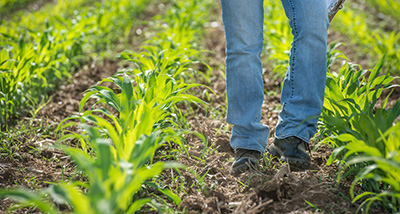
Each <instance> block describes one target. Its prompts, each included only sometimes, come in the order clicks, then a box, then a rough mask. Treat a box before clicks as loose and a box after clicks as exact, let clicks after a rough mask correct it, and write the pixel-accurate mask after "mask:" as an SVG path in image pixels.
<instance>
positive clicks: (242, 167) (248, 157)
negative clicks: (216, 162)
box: [232, 149, 261, 175]
mask: <svg viewBox="0 0 400 214" xmlns="http://www.w3.org/2000/svg"><path fill="white" fill-rule="evenodd" d="M235 156H236V157H235V161H234V162H233V165H232V174H233V175H238V174H241V173H243V172H245V171H247V170H249V169H250V168H252V169H256V168H258V160H259V159H260V158H261V152H259V151H255V150H247V149H236V151H235Z"/></svg>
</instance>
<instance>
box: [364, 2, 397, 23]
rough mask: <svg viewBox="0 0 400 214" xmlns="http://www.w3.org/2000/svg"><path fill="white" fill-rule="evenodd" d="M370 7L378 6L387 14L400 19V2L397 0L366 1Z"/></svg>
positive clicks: (379, 9) (377, 7)
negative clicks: (399, 13)
mask: <svg viewBox="0 0 400 214" xmlns="http://www.w3.org/2000/svg"><path fill="white" fill-rule="evenodd" d="M365 2H366V3H367V5H369V6H370V7H373V8H376V9H377V10H378V11H380V12H382V13H383V14H385V15H386V16H389V17H391V18H393V19H395V20H397V21H400V17H399V16H398V12H399V11H400V2H399V1H396V0H385V1H378V0H367V1H365Z"/></svg>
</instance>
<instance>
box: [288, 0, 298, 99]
mask: <svg viewBox="0 0 400 214" xmlns="http://www.w3.org/2000/svg"><path fill="white" fill-rule="evenodd" d="M289 3H290V8H291V9H292V13H293V32H294V34H295V35H293V36H294V37H296V36H297V35H298V31H297V25H296V11H295V10H294V8H295V7H294V5H293V1H292V0H289ZM295 55H296V40H293V54H292V63H291V65H290V76H291V78H290V82H291V89H292V90H291V95H290V98H293V95H294V68H295V67H294V64H295V60H296V57H295Z"/></svg>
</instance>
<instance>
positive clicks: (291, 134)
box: [275, 133, 310, 143]
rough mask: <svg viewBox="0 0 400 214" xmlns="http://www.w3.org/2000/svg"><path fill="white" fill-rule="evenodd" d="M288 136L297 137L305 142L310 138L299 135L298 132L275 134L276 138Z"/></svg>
mask: <svg viewBox="0 0 400 214" xmlns="http://www.w3.org/2000/svg"><path fill="white" fill-rule="evenodd" d="M288 137H297V138H300V140H302V141H304V142H306V143H310V142H309V140H310V139H309V138H307V137H304V136H301V135H299V134H293V133H289V134H284V135H280V136H277V135H275V138H278V139H285V138H288Z"/></svg>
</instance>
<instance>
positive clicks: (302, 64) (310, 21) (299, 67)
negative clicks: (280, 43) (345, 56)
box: [275, 0, 329, 142]
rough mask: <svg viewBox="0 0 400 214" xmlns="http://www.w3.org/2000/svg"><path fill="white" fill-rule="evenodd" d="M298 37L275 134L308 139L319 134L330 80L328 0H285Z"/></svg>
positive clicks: (295, 38) (280, 137)
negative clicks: (319, 124) (318, 126)
mask: <svg viewBox="0 0 400 214" xmlns="http://www.w3.org/2000/svg"><path fill="white" fill-rule="evenodd" d="M281 1H282V4H283V6H284V9H285V13H286V15H287V17H288V18H289V20H290V26H291V27H292V34H293V36H294V39H293V43H292V49H291V54H290V62H289V63H290V66H289V69H288V72H287V74H286V77H285V80H284V83H283V89H282V95H281V103H282V105H283V107H282V110H281V112H280V114H279V121H278V124H277V126H276V132H275V137H276V138H278V139H284V138H287V137H291V136H295V137H297V138H299V139H301V140H303V141H305V142H308V141H309V139H310V138H311V137H312V136H313V135H314V134H315V133H316V130H317V128H316V124H317V121H318V117H319V116H320V114H321V111H322V106H323V100H324V92H325V90H324V89H325V80H326V69H327V68H326V46H327V44H326V42H327V31H328V26H329V20H328V14H327V9H326V7H327V6H326V1H325V0H323V1H321V0H301V1H298V0H281Z"/></svg>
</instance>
